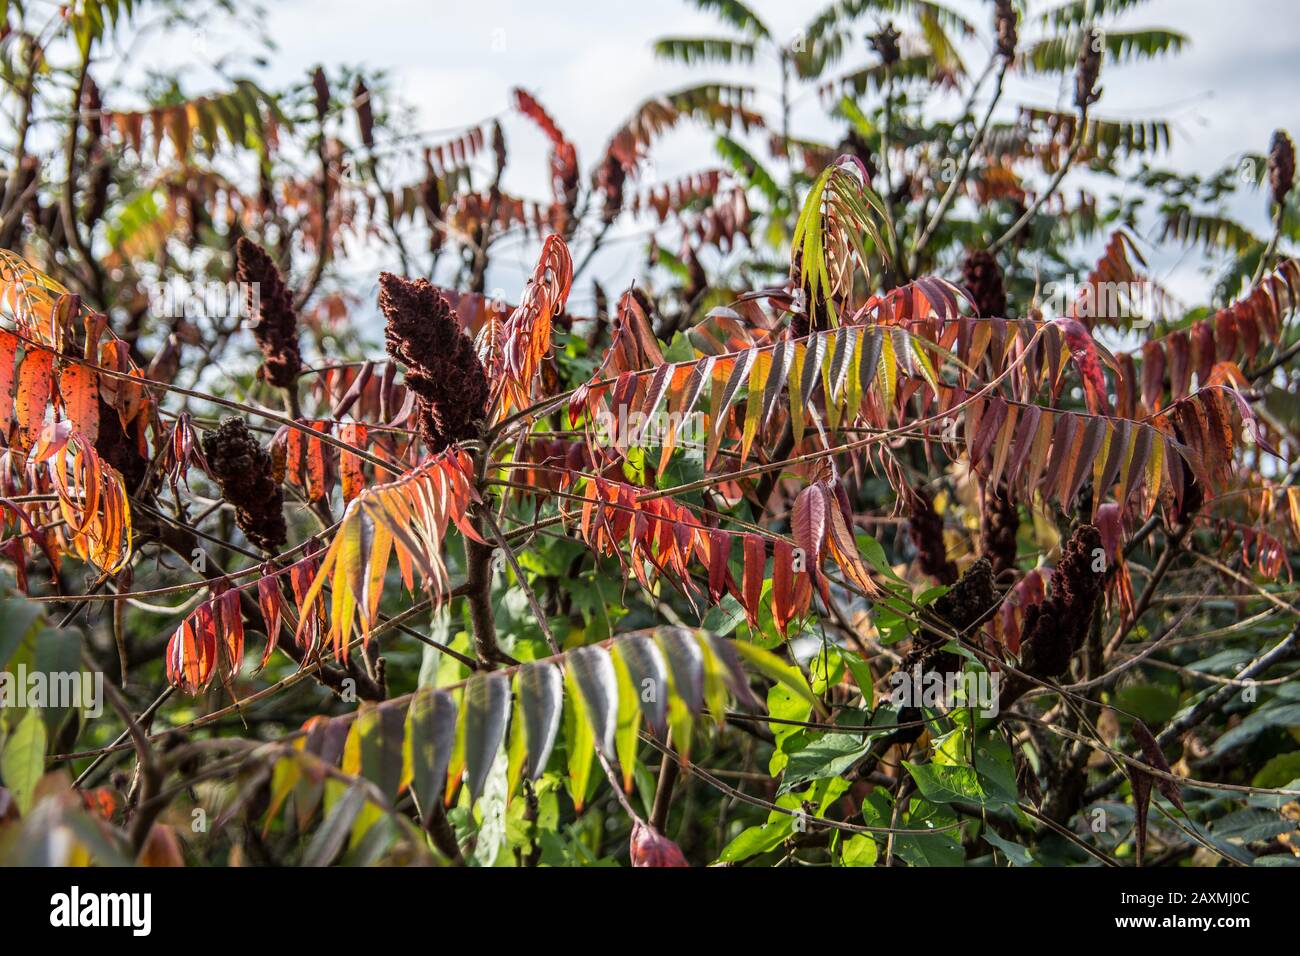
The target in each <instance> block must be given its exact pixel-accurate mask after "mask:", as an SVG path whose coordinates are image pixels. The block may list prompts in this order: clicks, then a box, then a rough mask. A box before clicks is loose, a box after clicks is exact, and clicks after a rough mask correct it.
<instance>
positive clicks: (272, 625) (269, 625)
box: [257, 564, 284, 669]
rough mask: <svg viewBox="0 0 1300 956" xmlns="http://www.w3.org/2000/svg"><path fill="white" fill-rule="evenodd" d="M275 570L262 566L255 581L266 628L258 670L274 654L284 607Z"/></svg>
mask: <svg viewBox="0 0 1300 956" xmlns="http://www.w3.org/2000/svg"><path fill="white" fill-rule="evenodd" d="M274 573H275V568H273V567H272V566H271V565H269V564H268V565H263V566H262V577H260V578H258V580H257V603H258V606H260V607H261V609H262V622H263V624H264V625H265V627H266V650H265V651H263V652H262V663H261V664H259V665H258V667H259V669H260V668H262V667H265V666H266V662H267V661H269V660H270V659H271V655H272V654H273V653H274V652H275V646H276V644H277V643H278V642H279V640H280V615H281V612H282V609H283V607H284V593H283V592H282V591H281V590H280V584H279V580H278V579H277V578H276V577H274V576H273V575H274Z"/></svg>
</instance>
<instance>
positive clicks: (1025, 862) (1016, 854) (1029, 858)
mask: <svg viewBox="0 0 1300 956" xmlns="http://www.w3.org/2000/svg"><path fill="white" fill-rule="evenodd" d="M984 839H985V840H986V841H987V842H988V843H989V845H990V846H994V847H997V848H998V849H999V850H1001V851H1002V853H1003V854H1004V855H1005V856H1006V858H1007V859H1008V860H1010V861H1011V865H1012V866H1037V862H1036V861H1035V860H1034V857H1033V854H1031V853H1030V852H1029V850H1028V849H1026V848H1025V847H1023V846H1021V845H1020V844H1019V843H1012V842H1011V841H1010V840H1004V839H1003V838H1002V837H1000V836H998V835H997V834H996V833H994V832H993V831H992V830H990V829H985V831H984Z"/></svg>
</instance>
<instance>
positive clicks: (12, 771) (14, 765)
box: [0, 709, 45, 814]
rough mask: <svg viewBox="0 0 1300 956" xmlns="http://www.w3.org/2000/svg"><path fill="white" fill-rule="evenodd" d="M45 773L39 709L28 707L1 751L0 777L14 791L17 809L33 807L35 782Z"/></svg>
mask: <svg viewBox="0 0 1300 956" xmlns="http://www.w3.org/2000/svg"><path fill="white" fill-rule="evenodd" d="M44 773H45V723H44V721H42V720H41V714H40V711H38V710H34V709H32V710H28V711H27V713H26V714H25V715H24V716H23V719H22V720H21V721H19V722H18V727H17V728H16V729H15V730H14V732H13V733H12V734H10V735H9V738H8V739H7V740H6V741H5V747H4V751H3V752H2V753H0V777H3V778H4V783H5V786H6V787H7V788H8V789H9V792H10V793H12V794H13V797H14V803H16V804H17V805H18V811H19V812H20V813H23V814H25V813H27V811H28V810H30V809H31V808H32V799H33V797H34V795H35V793H36V784H37V783H38V782H39V781H40V779H41V776H42V775H43V774H44Z"/></svg>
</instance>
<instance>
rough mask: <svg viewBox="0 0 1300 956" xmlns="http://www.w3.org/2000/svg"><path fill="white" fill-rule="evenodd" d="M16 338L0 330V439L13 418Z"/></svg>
mask: <svg viewBox="0 0 1300 956" xmlns="http://www.w3.org/2000/svg"><path fill="white" fill-rule="evenodd" d="M17 356H18V336H16V335H14V334H13V333H12V332H6V331H5V330H4V329H0V438H3V437H7V436H8V432H9V422H10V420H11V419H12V418H13V416H14V374H15V372H16V368H15V360H16V359H17Z"/></svg>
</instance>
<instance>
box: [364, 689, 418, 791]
mask: <svg viewBox="0 0 1300 956" xmlns="http://www.w3.org/2000/svg"><path fill="white" fill-rule="evenodd" d="M404 718H405V715H404V714H403V713H402V710H401V708H400V707H393V706H388V707H384V706H367V705H365V704H363V705H362V708H361V710H360V711H359V712H358V713H357V732H358V734H359V735H360V738H361V776H363V777H365V778H366V779H367V780H369V781H370V782H371V783H373V784H374V785H375V786H377V787H378V788H379V790H380V792H381V793H383V794H384V796H386V797H388V798H389V799H390V800H392V799H394V798H395V797H396V796H397V790H398V787H399V786H400V785H401V782H402V750H403V742H404V738H405V736H406V735H405V734H404V733H403V724H404V723H405V720H404Z"/></svg>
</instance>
